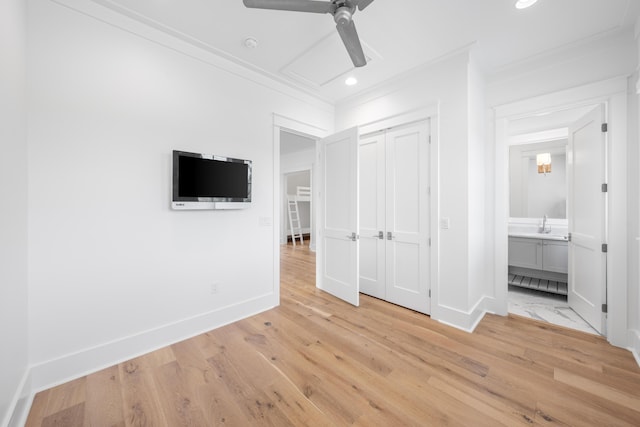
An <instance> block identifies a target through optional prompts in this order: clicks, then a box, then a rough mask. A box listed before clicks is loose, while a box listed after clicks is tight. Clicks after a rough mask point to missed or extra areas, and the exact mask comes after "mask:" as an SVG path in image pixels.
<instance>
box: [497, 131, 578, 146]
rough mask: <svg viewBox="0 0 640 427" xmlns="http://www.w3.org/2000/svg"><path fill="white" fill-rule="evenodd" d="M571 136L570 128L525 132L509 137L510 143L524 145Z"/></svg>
mask: <svg viewBox="0 0 640 427" xmlns="http://www.w3.org/2000/svg"><path fill="white" fill-rule="evenodd" d="M567 138H569V128H559V129H549V130H544V131H542V132H534V133H525V134H521V135H512V136H511V137H509V145H523V144H531V143H534V142H550V141H557V140H561V139H567Z"/></svg>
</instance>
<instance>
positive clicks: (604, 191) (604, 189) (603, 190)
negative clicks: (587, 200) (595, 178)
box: [602, 182, 609, 193]
mask: <svg viewBox="0 0 640 427" xmlns="http://www.w3.org/2000/svg"><path fill="white" fill-rule="evenodd" d="M607 191H609V185H607V183H606V182H605V183H604V184H602V192H603V193H606V192H607Z"/></svg>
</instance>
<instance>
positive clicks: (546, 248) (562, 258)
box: [509, 235, 569, 295]
mask: <svg viewBox="0 0 640 427" xmlns="http://www.w3.org/2000/svg"><path fill="white" fill-rule="evenodd" d="M568 259H569V248H568V243H567V241H566V240H560V238H558V237H555V236H553V237H546V236H544V235H541V236H540V237H522V236H509V284H510V285H514V286H520V287H525V288H531V289H537V290H542V291H546V292H552V293H558V294H563V295H566V294H567V274H568Z"/></svg>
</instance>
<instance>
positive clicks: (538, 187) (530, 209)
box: [509, 139, 568, 219]
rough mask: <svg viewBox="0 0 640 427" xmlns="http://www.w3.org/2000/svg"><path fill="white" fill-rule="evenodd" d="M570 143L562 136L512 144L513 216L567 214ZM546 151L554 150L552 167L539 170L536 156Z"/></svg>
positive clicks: (511, 191)
mask: <svg viewBox="0 0 640 427" xmlns="http://www.w3.org/2000/svg"><path fill="white" fill-rule="evenodd" d="M567 143H568V141H567V139H561V140H556V141H548V142H539V143H534V144H523V145H512V146H511V147H509V188H510V191H509V192H510V194H509V195H510V203H509V210H510V216H511V217H512V218H542V217H543V216H544V215H547V217H549V218H558V219H566V218H567ZM544 153H550V154H551V171H550V172H548V173H544V172H543V173H539V172H538V170H539V168H538V164H537V160H536V158H537V156H538V154H544ZM541 169H542V170H544V168H541Z"/></svg>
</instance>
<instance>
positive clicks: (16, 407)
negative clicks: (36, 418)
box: [0, 367, 33, 427]
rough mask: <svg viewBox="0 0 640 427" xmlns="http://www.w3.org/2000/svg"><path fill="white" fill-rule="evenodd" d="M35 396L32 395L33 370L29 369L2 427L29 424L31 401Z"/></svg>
mask: <svg viewBox="0 0 640 427" xmlns="http://www.w3.org/2000/svg"><path fill="white" fill-rule="evenodd" d="M32 399H33V394H32V393H31V368H29V367H27V368H26V370H25V372H24V374H23V375H22V379H21V380H20V383H19V384H18V388H17V389H16V393H15V395H14V396H13V399H12V400H11V403H10V404H9V407H8V408H7V413H6V414H5V417H4V420H2V424H0V425H2V427H21V426H24V424H25V423H26V422H27V415H28V414H29V408H31V400H32Z"/></svg>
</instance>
